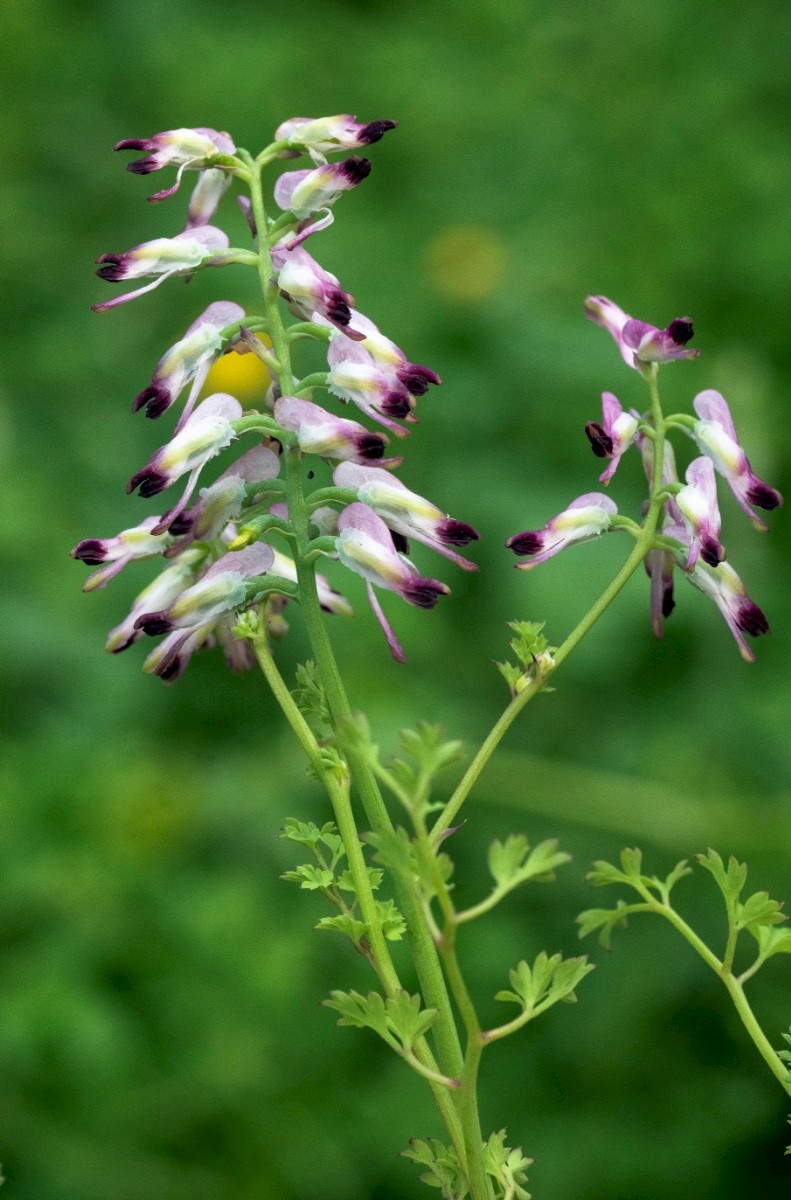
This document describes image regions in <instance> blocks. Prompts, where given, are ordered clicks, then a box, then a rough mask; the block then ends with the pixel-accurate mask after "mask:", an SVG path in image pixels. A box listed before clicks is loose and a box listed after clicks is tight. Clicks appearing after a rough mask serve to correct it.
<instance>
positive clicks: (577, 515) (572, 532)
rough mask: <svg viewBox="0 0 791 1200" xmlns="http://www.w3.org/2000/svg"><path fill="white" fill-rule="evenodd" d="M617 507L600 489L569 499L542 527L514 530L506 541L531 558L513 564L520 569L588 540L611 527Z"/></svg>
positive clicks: (526, 568)
mask: <svg viewBox="0 0 791 1200" xmlns="http://www.w3.org/2000/svg"><path fill="white" fill-rule="evenodd" d="M617 511H618V508H617V506H616V504H615V502H614V501H613V500H611V499H610V497H609V496H605V495H603V494H602V493H601V492H587V493H586V494H585V495H584V496H579V497H578V498H577V499H576V500H572V502H571V504H570V505H569V506H568V508H565V509H564V510H563V512H562V513H559V514H558V516H556V517H553V518H552V520H551V521H548V522H547V524H546V525H545V526H544V528H543V529H537V530H527V531H525V532H524V533H516V534H514V536H513V537H510V538H509V539H508V541H507V542H506V543H505V544H506V546H507V547H508V549H509V550H513V552H514V554H519V555H524V556H525V557H528V558H529V559H530V562H520V563H516V564H515V565H516V566H517V567H519V568H520V569H521V570H523V571H529V570H530V569H531V567H535V566H538V564H539V563H543V562H546V561H547V559H549V558H553V557H554V555H556V554H559V553H560V551H561V550H565V549H566V547H567V546H571V545H572V544H573V543H575V542H587V541H588V540H589V539H590V538H595V537H598V536H599V534H600V533H604V532H605V531H606V530H608V529H609V528H610V524H611V521H612V517H613V516H614V514H615V513H617Z"/></svg>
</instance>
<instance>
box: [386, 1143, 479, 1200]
mask: <svg viewBox="0 0 791 1200" xmlns="http://www.w3.org/2000/svg"><path fill="white" fill-rule="evenodd" d="M401 1153H402V1155H403V1157H404V1158H408V1159H409V1160H410V1161H411V1162H413V1163H416V1164H417V1165H418V1166H420V1167H425V1168H426V1170H425V1171H422V1172H421V1173H420V1175H419V1176H418V1178H419V1179H420V1181H421V1183H426V1184H428V1186H429V1187H432V1188H439V1189H440V1191H441V1192H442V1200H464V1197H465V1196H468V1195H469V1190H468V1188H467V1183H466V1181H465V1178H464V1172H463V1170H462V1168H461V1165H460V1163H459V1159H458V1156H457V1154H456V1151H455V1150H454V1149H453V1147H452V1146H444V1145H443V1144H442V1142H439V1141H437V1139H436V1138H429V1139H428V1141H425V1142H424V1141H421V1140H420V1139H419V1138H412V1139H411V1140H410V1142H409V1146H408V1148H407V1149H406V1150H402V1151H401Z"/></svg>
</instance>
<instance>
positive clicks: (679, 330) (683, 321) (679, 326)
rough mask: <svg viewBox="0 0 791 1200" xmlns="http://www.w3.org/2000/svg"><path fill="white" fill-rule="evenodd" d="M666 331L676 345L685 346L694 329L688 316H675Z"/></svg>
mask: <svg viewBox="0 0 791 1200" xmlns="http://www.w3.org/2000/svg"><path fill="white" fill-rule="evenodd" d="M667 332H668V333H669V335H670V338H671V340H672V341H674V342H675V343H676V345H677V346H686V344H687V342H688V341H690V340H691V338H692V335H693V333H694V330H693V328H692V320H691V318H690V317H676V318H675V320H673V321H671V322H670V324H669V325H668V327H667Z"/></svg>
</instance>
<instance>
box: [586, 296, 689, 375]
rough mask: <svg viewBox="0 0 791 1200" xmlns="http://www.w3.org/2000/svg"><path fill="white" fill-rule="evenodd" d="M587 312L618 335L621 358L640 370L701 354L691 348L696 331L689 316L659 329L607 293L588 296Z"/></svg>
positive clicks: (603, 326) (615, 336) (617, 343)
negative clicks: (639, 318)
mask: <svg viewBox="0 0 791 1200" xmlns="http://www.w3.org/2000/svg"><path fill="white" fill-rule="evenodd" d="M585 314H586V316H588V317H589V318H590V319H591V321H595V322H596V324H597V325H601V326H602V328H603V329H606V330H607V332H608V333H610V334H611V335H612V337H613V338H614V339H615V343H616V345H617V347H618V349H619V351H620V353H621V358H622V359H623V360H624V362H625V363H626V364H627V366H629V367H634V369H635V370H640V369H641V367H642V366H644V365H645V364H647V363H667V362H674V361H675V360H677V359H681V358H697V357H698V355H699V354H700V351H699V350H693V349H688V348H687V342H688V341H689V340H690V339H691V337H692V334H693V329H692V321H691V319H690V318H689V317H676V318H675V319H674V320H673V321H671V322H670V324H669V325H668V327H667V329H658V328H657V326H656V325H649V324H648V323H647V322H646V321H637V320H635V319H634V317H630V316H629V315H628V314H627V313H625V312H624V311H623V309H621V308H619V307H618V305H617V304H614V303H613V301H612V300H608V299H607V297H606V296H588V298H587V299H586V301H585Z"/></svg>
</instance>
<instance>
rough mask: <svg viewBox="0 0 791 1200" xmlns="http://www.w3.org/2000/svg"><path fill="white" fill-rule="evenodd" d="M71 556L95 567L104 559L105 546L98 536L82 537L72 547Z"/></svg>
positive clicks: (105, 553) (105, 557) (105, 556)
mask: <svg viewBox="0 0 791 1200" xmlns="http://www.w3.org/2000/svg"><path fill="white" fill-rule="evenodd" d="M71 557H72V558H78V559H79V560H80V562H84V563H87V564H88V566H89V567H95V566H98V564H99V563H103V562H105V561H106V559H107V547H106V546H105V544H104V542H102V541H101V539H100V538H84V539H83V541H81V542H79V543H78V544H77V545H76V546H75V547H74V549H73V550H72V552H71Z"/></svg>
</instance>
